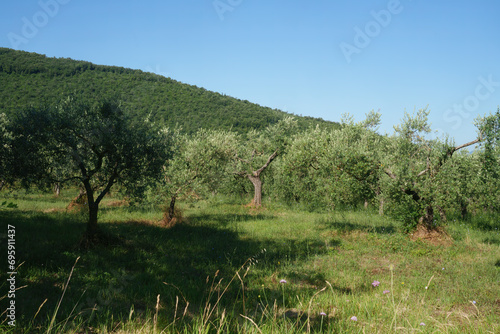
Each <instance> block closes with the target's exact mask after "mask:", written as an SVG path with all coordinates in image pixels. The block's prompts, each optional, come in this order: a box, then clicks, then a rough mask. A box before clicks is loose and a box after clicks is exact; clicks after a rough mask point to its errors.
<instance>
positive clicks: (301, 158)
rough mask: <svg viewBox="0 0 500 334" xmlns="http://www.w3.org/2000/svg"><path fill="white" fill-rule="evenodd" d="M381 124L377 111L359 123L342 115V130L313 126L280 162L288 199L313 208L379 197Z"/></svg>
mask: <svg viewBox="0 0 500 334" xmlns="http://www.w3.org/2000/svg"><path fill="white" fill-rule="evenodd" d="M379 121H380V114H379V113H375V112H373V111H371V112H370V113H368V114H367V117H366V119H365V120H364V121H361V122H358V123H356V122H354V120H353V118H352V117H351V116H349V115H344V116H343V118H342V122H341V128H340V129H335V130H332V131H325V130H321V129H320V128H315V129H310V130H308V131H306V132H304V133H301V134H298V135H297V136H295V138H294V140H293V141H292V143H291V145H290V148H289V149H288V151H287V155H286V156H285V157H284V158H283V163H282V171H281V173H282V175H283V176H282V177H283V178H284V180H283V182H282V184H283V186H282V187H283V188H284V190H285V191H284V193H285V196H286V197H287V199H288V200H293V201H300V202H302V203H304V204H307V206H308V207H310V208H315V207H318V206H328V207H331V208H335V207H336V206H338V205H340V206H355V205H358V204H360V203H363V202H364V203H368V201H370V200H372V199H374V198H375V197H376V196H377V195H378V194H379V193H380V191H379V186H378V180H379V176H380V167H379V166H380V163H379V160H380V157H379V156H378V153H379V151H380V150H379V146H380V143H381V140H382V137H381V136H380V135H378V134H377V133H376V131H375V128H376V127H377V126H378V124H379Z"/></svg>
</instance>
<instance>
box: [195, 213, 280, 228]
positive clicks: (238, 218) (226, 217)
mask: <svg viewBox="0 0 500 334" xmlns="http://www.w3.org/2000/svg"><path fill="white" fill-rule="evenodd" d="M274 219H275V217H274V216H272V215H265V214H255V215H251V214H199V215H191V216H189V222H190V223H193V224H199V223H205V222H215V223H217V224H219V225H220V226H222V227H227V226H229V225H230V224H231V223H235V222H246V221H251V220H274Z"/></svg>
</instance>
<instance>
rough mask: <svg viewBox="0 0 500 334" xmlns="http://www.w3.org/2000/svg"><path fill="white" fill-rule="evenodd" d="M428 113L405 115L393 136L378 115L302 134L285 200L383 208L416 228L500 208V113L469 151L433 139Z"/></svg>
mask: <svg viewBox="0 0 500 334" xmlns="http://www.w3.org/2000/svg"><path fill="white" fill-rule="evenodd" d="M428 114H429V112H428V111H427V110H426V109H422V110H419V111H418V112H416V113H414V114H413V115H410V114H405V116H404V118H403V119H402V121H401V124H399V125H397V126H395V127H394V129H395V132H394V134H393V135H392V136H381V135H379V134H377V133H376V132H375V131H373V130H374V128H375V127H376V126H377V125H378V124H379V121H380V115H379V114H377V113H373V112H371V113H369V114H368V117H367V119H366V120H365V121H363V122H359V123H355V122H354V121H353V120H352V118H350V117H345V118H344V119H343V122H342V128H341V129H339V130H334V131H324V130H320V129H312V130H309V131H306V132H305V133H304V134H300V135H297V136H296V137H295V139H294V140H293V141H292V143H291V145H290V148H289V150H288V152H287V154H286V156H285V157H284V158H283V160H282V163H281V164H280V168H281V169H280V170H279V171H278V173H279V174H280V179H279V185H281V187H282V195H283V196H284V198H286V199H288V200H293V201H298V202H305V203H315V204H317V203H319V204H320V205H321V206H331V207H335V206H337V205H359V204H360V203H363V202H364V203H365V205H366V204H368V203H369V202H377V203H378V205H379V211H380V213H383V210H384V205H385V206H388V208H389V210H390V212H391V213H393V214H395V215H396V216H397V217H399V218H401V219H402V220H403V221H405V222H406V226H407V228H408V229H410V228H412V227H414V226H415V225H416V224H418V223H420V224H422V225H423V226H425V227H427V228H428V229H432V228H434V227H435V212H436V211H437V212H438V213H439V214H440V216H441V219H443V220H445V219H446V212H445V211H446V210H449V209H450V210H459V211H460V212H461V213H462V215H466V214H467V212H468V211H469V208H474V209H475V210H477V209H479V208H482V209H486V208H487V209H494V208H498V207H499V206H498V203H499V200H500V198H499V194H500V187H499V186H500V184H499V181H498V177H497V176H498V173H499V171H500V170H499V167H498V166H499V162H500V160H499V157H500V155H499V150H498V145H497V142H498V133H499V132H498V130H499V129H498V128H499V123H500V112H498V111H497V113H496V114H492V115H489V116H485V117H481V118H478V120H477V127H478V138H476V139H474V140H472V141H470V142H468V143H465V144H462V145H455V144H454V143H453V142H452V141H450V140H448V139H446V138H445V139H432V140H431V139H426V136H425V135H426V134H428V133H430V132H431V128H430V124H429V123H428ZM474 144H480V145H481V147H479V148H478V149H476V150H475V151H474V153H473V154H468V153H467V154H466V153H461V154H456V153H457V152H459V151H461V150H462V149H464V148H466V147H469V146H472V145H474ZM462 152H464V150H462Z"/></svg>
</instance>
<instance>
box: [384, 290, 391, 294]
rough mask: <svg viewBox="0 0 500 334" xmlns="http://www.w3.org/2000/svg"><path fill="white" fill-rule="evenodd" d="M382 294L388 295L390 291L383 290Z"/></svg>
mask: <svg viewBox="0 0 500 334" xmlns="http://www.w3.org/2000/svg"><path fill="white" fill-rule="evenodd" d="M382 293H383V294H384V295H385V294H387V293H390V291H389V290H384V291H383V292H382Z"/></svg>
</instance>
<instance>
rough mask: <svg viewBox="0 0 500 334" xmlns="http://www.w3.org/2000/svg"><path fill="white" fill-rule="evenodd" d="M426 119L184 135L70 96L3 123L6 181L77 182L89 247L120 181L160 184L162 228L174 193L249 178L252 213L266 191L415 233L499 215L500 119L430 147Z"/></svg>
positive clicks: (0, 171) (136, 186)
mask: <svg viewBox="0 0 500 334" xmlns="http://www.w3.org/2000/svg"><path fill="white" fill-rule="evenodd" d="M428 114H429V112H428V111H427V110H426V109H422V110H419V111H418V112H416V113H414V114H413V115H409V114H405V116H404V118H403V119H402V121H401V124H399V125H397V126H395V127H394V129H395V132H394V134H393V135H392V136H387V135H379V134H378V133H377V132H376V128H377V126H378V125H379V123H380V117H381V115H380V114H378V113H374V112H370V113H369V114H368V115H367V118H366V120H364V121H362V122H358V123H356V122H354V120H353V119H352V117H349V116H345V117H343V119H342V127H341V128H340V129H337V130H330V131H327V130H323V129H320V128H319V127H317V128H314V129H309V130H307V131H305V132H300V133H297V131H296V129H297V124H296V121H295V120H294V119H293V118H287V119H284V120H282V121H280V122H278V123H277V124H275V125H271V126H269V127H268V128H266V129H265V130H263V131H250V132H249V133H248V134H246V135H239V134H236V133H234V132H231V131H219V130H200V131H198V132H197V133H196V134H194V135H192V136H187V135H185V134H181V131H179V130H175V131H169V130H166V129H160V128H158V127H157V126H156V125H155V124H152V123H151V122H148V121H147V120H145V121H134V120H132V119H131V118H130V117H129V116H128V115H127V113H125V112H124V111H123V110H122V109H121V108H120V106H119V105H118V104H117V103H112V102H98V103H93V104H85V103H80V102H78V101H75V100H73V99H71V98H70V99H68V100H66V101H63V102H61V103H59V104H58V105H56V106H53V107H47V108H38V109H36V108H31V109H28V110H25V111H23V112H21V113H20V114H18V115H17V116H16V117H15V118H14V119H12V120H8V119H6V117H5V116H4V115H2V116H1V117H0V131H1V133H0V135H1V138H2V145H0V155H1V158H2V159H1V163H0V182H2V184H3V183H4V182H12V181H13V180H15V179H17V180H20V181H21V183H22V184H23V185H26V186H28V185H31V184H37V185H39V186H42V187H49V186H51V185H53V184H54V183H64V182H73V183H78V184H80V185H81V186H82V187H83V188H84V190H85V193H86V196H87V201H88V207H89V221H88V228H87V237H86V239H87V240H92V239H93V238H95V237H96V235H97V232H98V228H97V215H98V208H99V204H100V202H101V200H102V199H103V197H104V196H105V195H106V194H107V193H108V192H109V190H110V189H111V187H112V186H113V185H114V184H116V183H119V184H121V186H122V187H123V188H124V189H126V191H127V192H128V194H134V195H136V196H139V197H140V196H141V194H143V191H144V190H146V189H147V188H155V189H156V190H155V192H156V193H160V194H162V196H163V198H164V201H165V203H166V213H165V217H164V219H165V223H169V222H170V220H171V219H172V218H173V217H174V215H175V204H176V201H177V200H178V198H179V197H181V196H183V195H185V194H187V193H196V194H210V193H215V192H227V191H232V192H237V191H238V190H239V189H242V188H240V186H241V187H243V189H247V186H245V184H244V183H241V181H243V180H247V184H248V185H250V187H251V189H252V190H253V200H252V204H253V205H255V206H260V205H261V204H262V194H263V192H264V194H268V195H270V197H272V198H274V199H276V200H286V201H289V202H300V203H305V204H306V205H307V206H309V207H311V208H312V207H321V208H335V207H337V206H344V205H359V204H360V203H364V205H365V206H367V205H369V203H377V205H378V207H379V212H380V213H381V214H382V213H383V212H384V208H387V210H388V211H389V212H391V213H394V214H395V215H397V216H398V217H400V218H401V219H403V220H404V221H405V222H406V226H407V227H408V228H410V227H412V226H413V225H415V224H416V223H420V224H422V225H424V226H426V227H427V228H429V229H430V228H433V227H434V226H435V223H434V222H435V219H434V218H435V217H434V216H435V211H437V212H438V213H439V214H440V215H441V218H442V219H445V218H446V213H445V211H446V210H459V211H460V212H461V213H462V214H463V215H467V213H468V212H469V211H471V210H479V209H493V208H498V203H499V200H500V198H499V197H500V196H499V194H500V191H499V189H500V182H499V181H498V180H499V178H498V176H499V174H500V169H499V156H500V155H499V149H498V145H497V143H498V139H499V138H498V136H499V133H500V130H499V124H500V121H499V120H500V111H497V113H496V114H492V115H489V116H485V117H482V118H479V119H478V120H477V124H476V125H477V127H478V133H479V136H478V138H476V139H475V140H472V141H471V142H468V143H465V144H463V145H459V146H456V145H454V143H453V142H452V141H450V140H448V139H433V140H430V139H426V137H425V135H426V134H427V133H429V132H430V131H431V128H430V125H429V123H428ZM477 143H479V144H481V145H482V147H481V149H478V150H475V151H474V154H463V153H459V154H456V152H459V151H461V150H462V149H464V148H466V147H468V146H471V145H473V144H477ZM235 180H236V181H235ZM238 180H239V181H238ZM263 182H265V183H266V184H267V186H266V188H263ZM234 184H237V185H238V187H231V186H228V185H234Z"/></svg>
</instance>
